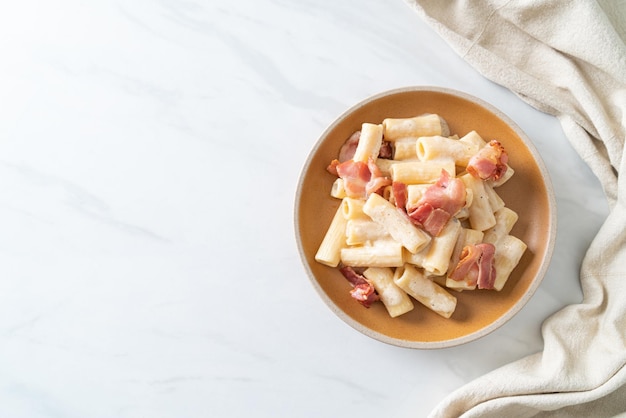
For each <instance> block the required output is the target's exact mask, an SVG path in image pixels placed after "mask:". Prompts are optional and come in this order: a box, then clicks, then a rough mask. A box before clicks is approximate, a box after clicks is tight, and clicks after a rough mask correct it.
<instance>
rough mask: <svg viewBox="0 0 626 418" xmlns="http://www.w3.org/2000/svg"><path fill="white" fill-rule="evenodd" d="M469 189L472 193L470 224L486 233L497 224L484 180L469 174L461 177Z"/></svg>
mask: <svg viewBox="0 0 626 418" xmlns="http://www.w3.org/2000/svg"><path fill="white" fill-rule="evenodd" d="M460 179H461V180H462V181H463V183H464V184H465V187H466V188H467V189H470V190H471V191H472V205H471V206H470V207H469V222H470V225H471V226H472V228H473V229H477V230H479V231H485V230H487V229H489V228H491V227H492V226H494V225H495V224H496V218H495V216H494V214H493V210H492V209H491V206H490V205H489V198H488V196H487V192H486V191H485V185H484V183H483V181H482V180H480V179H477V178H475V177H474V176H472V175H471V174H469V173H467V174H464V175H462V176H461V177H460Z"/></svg>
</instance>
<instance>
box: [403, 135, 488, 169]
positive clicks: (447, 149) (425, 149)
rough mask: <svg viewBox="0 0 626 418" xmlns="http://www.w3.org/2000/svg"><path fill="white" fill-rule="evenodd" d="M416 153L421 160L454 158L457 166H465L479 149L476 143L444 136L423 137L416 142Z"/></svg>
mask: <svg viewBox="0 0 626 418" xmlns="http://www.w3.org/2000/svg"><path fill="white" fill-rule="evenodd" d="M415 148H416V149H415V153H416V154H417V157H418V158H419V159H420V161H428V160H437V159H441V158H446V159H452V160H453V161H454V164H455V165H457V166H463V167H465V166H466V165H467V163H468V162H469V160H470V158H472V156H473V155H474V154H476V153H477V152H478V150H479V148H478V146H477V145H476V144H473V143H471V142H464V141H459V140H455V139H450V138H446V137H443V136H427V137H421V138H419V139H418V140H417V142H416V144H415Z"/></svg>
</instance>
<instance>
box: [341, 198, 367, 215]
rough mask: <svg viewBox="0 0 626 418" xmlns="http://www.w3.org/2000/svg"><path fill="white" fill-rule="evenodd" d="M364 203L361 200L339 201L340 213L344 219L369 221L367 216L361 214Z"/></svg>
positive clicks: (345, 199) (347, 199) (348, 199)
mask: <svg viewBox="0 0 626 418" xmlns="http://www.w3.org/2000/svg"><path fill="white" fill-rule="evenodd" d="M363 205H365V202H364V201H363V200H361V199H355V198H352V197H346V198H344V199H343V200H342V201H341V206H340V209H341V213H343V216H344V218H346V219H369V216H367V215H366V214H365V212H363Z"/></svg>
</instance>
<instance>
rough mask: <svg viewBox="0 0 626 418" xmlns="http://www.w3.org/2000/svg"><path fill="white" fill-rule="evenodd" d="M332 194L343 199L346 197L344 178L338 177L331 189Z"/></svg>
mask: <svg viewBox="0 0 626 418" xmlns="http://www.w3.org/2000/svg"><path fill="white" fill-rule="evenodd" d="M330 195H331V196H332V197H334V198H336V199H343V198H344V197H346V189H345V188H344V187H343V179H342V178H341V177H337V179H336V180H335V181H334V182H333V185H332V187H331V189H330Z"/></svg>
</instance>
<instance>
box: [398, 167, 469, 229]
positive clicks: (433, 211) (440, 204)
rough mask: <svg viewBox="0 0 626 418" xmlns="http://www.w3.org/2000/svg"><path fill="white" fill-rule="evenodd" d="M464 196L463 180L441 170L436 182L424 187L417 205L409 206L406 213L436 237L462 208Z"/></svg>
mask: <svg viewBox="0 0 626 418" xmlns="http://www.w3.org/2000/svg"><path fill="white" fill-rule="evenodd" d="M465 198H466V191H465V184H464V183H463V181H462V180H460V179H457V178H453V177H450V174H448V172H447V171H446V170H441V177H439V180H437V183H435V184H433V185H432V186H430V187H429V188H428V189H426V191H424V194H423V195H422V197H421V198H420V200H419V201H418V202H417V205H416V206H415V207H412V208H409V210H408V212H407V213H408V215H409V217H410V218H411V220H413V221H414V223H416V224H417V225H418V226H421V227H422V228H423V229H424V230H425V231H426V232H428V233H429V234H431V235H432V236H435V237H436V236H438V235H439V234H440V233H441V230H442V229H443V228H444V226H446V223H447V222H448V220H450V218H451V217H452V216H454V215H455V214H456V213H457V212H458V211H459V210H461V208H463V206H464V205H465Z"/></svg>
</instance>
